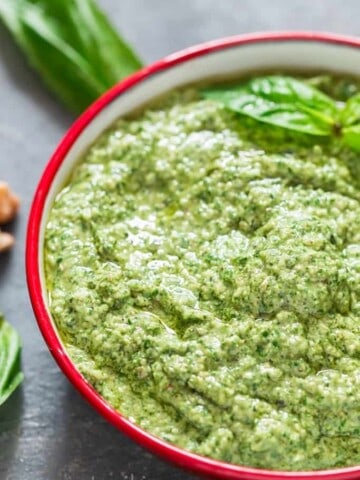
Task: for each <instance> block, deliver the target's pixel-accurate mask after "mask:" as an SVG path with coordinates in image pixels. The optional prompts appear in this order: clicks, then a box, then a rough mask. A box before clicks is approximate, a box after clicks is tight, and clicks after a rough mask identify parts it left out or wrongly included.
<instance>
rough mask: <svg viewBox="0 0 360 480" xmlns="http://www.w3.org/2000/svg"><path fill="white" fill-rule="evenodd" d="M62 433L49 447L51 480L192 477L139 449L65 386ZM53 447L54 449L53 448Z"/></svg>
mask: <svg viewBox="0 0 360 480" xmlns="http://www.w3.org/2000/svg"><path fill="white" fill-rule="evenodd" d="M62 415H63V416H64V422H65V423H64V433H63V435H62V439H61V442H60V443H59V444H58V445H57V446H56V449H55V448H52V449H51V452H52V458H50V459H48V462H47V465H48V468H49V470H48V472H47V475H48V477H49V478H51V479H53V480H63V479H65V478H66V479H71V480H73V479H74V480H75V479H76V480H80V479H89V478H91V479H93V480H108V479H109V480H112V479H113V480H155V479H156V480H169V479H170V478H171V480H194V479H195V478H197V477H194V476H192V475H189V474H187V473H185V472H183V471H181V470H179V469H176V468H175V467H172V466H171V465H169V464H167V463H164V462H163V461H161V460H159V459H158V458H156V457H154V456H153V455H151V454H150V453H148V452H146V451H145V450H143V449H142V448H141V447H139V446H138V445H137V444H135V443H134V442H133V441H131V440H130V439H128V438H127V437H125V436H124V435H123V434H121V433H120V432H119V431H117V430H116V429H115V428H114V427H112V426H111V425H110V424H108V423H107V422H106V421H105V420H103V419H102V417H100V415H98V414H97V413H96V412H95V411H94V410H93V409H92V408H91V407H90V406H89V405H88V404H87V403H86V401H85V400H83V399H82V398H81V397H80V395H79V394H78V393H77V392H76V391H75V390H74V389H73V387H72V386H70V385H68V389H67V393H66V395H65V398H64V404H63V406H62ZM55 450H56V451H55Z"/></svg>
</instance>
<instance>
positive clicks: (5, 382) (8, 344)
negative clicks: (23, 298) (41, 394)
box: [0, 314, 24, 405]
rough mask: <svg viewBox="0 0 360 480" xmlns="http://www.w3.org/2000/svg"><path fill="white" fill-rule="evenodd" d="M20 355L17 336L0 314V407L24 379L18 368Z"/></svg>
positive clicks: (19, 343) (19, 344)
mask: <svg viewBox="0 0 360 480" xmlns="http://www.w3.org/2000/svg"><path fill="white" fill-rule="evenodd" d="M20 353H21V342H20V338H19V335H18V334H17V333H16V331H15V330H14V329H13V327H12V326H11V325H10V324H9V323H7V322H6V321H5V319H4V317H3V316H2V315H1V314H0V405H1V404H2V403H4V402H5V401H6V400H7V399H8V398H9V397H10V395H11V394H12V393H13V392H14V390H15V389H16V388H17V387H18V386H19V385H20V383H21V382H22V380H23V378H24V376H23V374H22V372H21V368H20Z"/></svg>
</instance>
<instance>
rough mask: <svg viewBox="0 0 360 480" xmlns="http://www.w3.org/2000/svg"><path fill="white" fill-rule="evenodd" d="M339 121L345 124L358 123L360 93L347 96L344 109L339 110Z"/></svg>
mask: <svg viewBox="0 0 360 480" xmlns="http://www.w3.org/2000/svg"><path fill="white" fill-rule="evenodd" d="M341 123H342V124H343V125H345V126H350V125H354V124H355V123H360V94H359V93H357V94H356V95H353V96H352V97H350V98H349V100H348V101H347V102H346V104H345V107H344V109H343V110H342V111H341Z"/></svg>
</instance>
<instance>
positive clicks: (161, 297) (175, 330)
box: [45, 77, 360, 470]
mask: <svg viewBox="0 0 360 480" xmlns="http://www.w3.org/2000/svg"><path fill="white" fill-rule="evenodd" d="M314 81H315V82H317V83H318V85H319V86H320V87H321V88H323V89H324V90H325V91H327V92H328V93H330V94H332V95H333V96H334V97H335V98H337V99H338V100H344V99H345V97H347V96H349V95H351V94H352V93H355V92H356V91H357V90H358V84H357V83H356V82H355V81H350V80H349V81H345V80H341V79H340V80H337V79H331V78H330V79H329V78H327V77H319V78H318V79H316V80H314ZM314 142H315V143H314ZM321 142H322V143H321ZM359 179H360V158H359V154H356V153H354V152H351V151H349V150H347V149H346V148H345V147H342V146H341V145H340V143H339V142H336V141H334V142H333V143H329V141H328V140H325V141H324V140H319V142H318V141H317V140H316V139H314V138H311V139H309V138H308V137H306V136H303V135H301V134H291V133H289V132H286V131H282V130H280V129H279V130H277V129H276V128H274V127H271V126H267V125H261V124H258V123H256V122H253V121H251V120H249V119H245V118H244V117H241V116H238V115H236V114H235V113H232V112H230V111H227V110H226V109H225V108H224V107H223V106H222V105H220V104H217V103H214V102H212V101H209V100H202V99H200V96H199V94H198V93H197V90H196V88H189V89H186V90H184V91H181V92H173V93H171V94H169V95H168V96H167V97H166V98H165V99H163V100H162V101H161V102H160V103H158V104H156V105H154V106H152V107H149V108H148V109H146V110H145V111H144V112H143V113H141V114H139V115H138V116H137V117H136V118H133V119H127V120H126V119H125V120H119V121H118V122H117V123H116V124H115V125H114V126H113V127H112V128H111V129H110V130H109V131H107V132H106V133H104V134H103V135H102V136H100V138H99V139H98V140H97V141H96V142H95V143H94V145H93V146H92V147H91V148H90V149H89V151H88V152H87V153H86V155H84V158H83V159H82V162H81V163H80V164H79V165H78V167H77V168H76V170H75V172H74V174H73V175H72V177H71V179H70V180H69V182H68V184H67V186H66V187H65V188H64V189H63V190H62V191H61V192H60V193H59V195H58V196H57V198H56V201H55V203H54V206H53V208H52V211H51V213H50V218H49V221H48V225H47V229H46V248H45V262H46V277H47V285H48V290H49V298H50V308H51V312H52V314H53V317H54V319H55V321H56V325H57V327H58V329H59V331H60V333H61V336H62V338H63V341H64V344H65V345H66V348H67V351H68V352H69V354H70V356H71V358H72V359H73V361H74V362H75V363H76V365H77V366H78V367H79V369H80V371H81V372H82V373H83V375H84V376H85V378H86V379H87V380H88V381H89V382H90V383H91V384H92V385H93V386H94V387H95V388H96V389H97V390H98V391H99V392H100V393H101V395H102V396H103V397H104V398H105V399H106V400H108V401H109V402H110V403H111V404H112V405H113V406H114V407H115V408H117V409H119V410H120V411H121V412H122V413H123V414H124V415H126V416H127V417H128V418H129V419H131V420H132V421H133V422H134V423H136V424H138V425H140V426H141V427H142V428H144V429H145V430H148V431H149V432H151V433H153V434H154V435H157V436H159V437H161V438H163V439H164V440H166V441H168V442H171V443H174V444H176V445H178V446H180V447H183V448H185V449H188V450H191V451H193V452H196V453H198V454H201V455H205V456H209V457H213V458H216V459H221V460H225V461H228V462H233V463H237V464H243V465H250V466H254V467H265V468H270V469H283V470H285V469H286V470H308V469H320V468H331V467H339V466H345V465H354V464H360V183H359Z"/></svg>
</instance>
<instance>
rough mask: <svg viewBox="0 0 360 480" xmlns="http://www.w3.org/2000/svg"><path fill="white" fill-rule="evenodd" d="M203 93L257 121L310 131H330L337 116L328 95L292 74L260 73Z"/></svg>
mask: <svg viewBox="0 0 360 480" xmlns="http://www.w3.org/2000/svg"><path fill="white" fill-rule="evenodd" d="M202 94H203V96H204V97H205V98H208V99H211V100H215V101H217V102H221V103H223V104H224V105H225V106H226V107H227V108H229V109H230V110H233V111H235V112H237V113H240V114H243V115H247V116H249V117H252V118H254V119H255V120H258V121H260V122H264V123H268V124H270V125H275V126H278V127H282V128H286V129H289V130H294V131H297V132H302V133H306V134H309V135H322V136H327V135H331V133H332V131H333V128H334V126H335V123H336V118H337V116H338V110H337V107H336V103H335V102H334V101H333V100H332V99H331V98H330V97H328V96H327V95H325V94H324V93H322V92H320V91H318V90H316V89H315V88H313V87H311V86H310V85H307V84H306V83H304V82H301V81H299V80H296V79H294V78H292V77H283V76H278V75H273V76H267V77H260V78H255V79H253V80H250V81H249V82H248V83H246V84H245V85H240V86H235V87H222V88H210V89H205V90H203V91H202Z"/></svg>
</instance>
